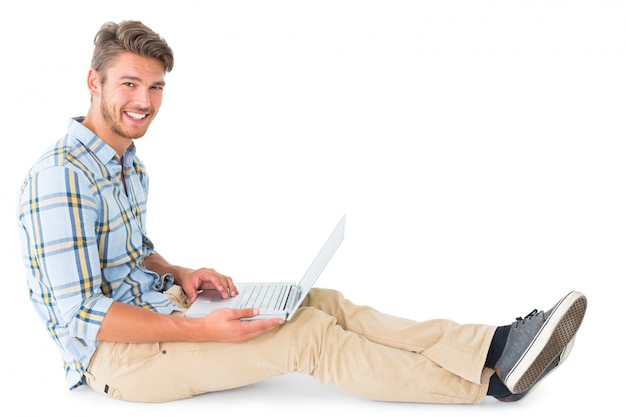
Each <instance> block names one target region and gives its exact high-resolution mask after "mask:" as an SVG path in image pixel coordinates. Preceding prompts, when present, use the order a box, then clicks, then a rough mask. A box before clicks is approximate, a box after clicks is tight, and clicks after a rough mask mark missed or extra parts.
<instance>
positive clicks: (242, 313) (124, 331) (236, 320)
mask: <svg viewBox="0 0 626 417" xmlns="http://www.w3.org/2000/svg"><path fill="white" fill-rule="evenodd" d="M144 264H145V266H146V268H148V269H149V270H151V271H154V272H156V273H158V274H159V275H164V274H166V273H170V274H172V276H173V277H174V282H175V283H176V284H178V285H180V286H181V287H182V288H183V290H184V291H185V293H186V294H187V295H188V296H189V298H190V299H191V300H192V301H193V300H195V299H196V297H197V291H198V290H200V289H217V290H219V291H221V292H222V296H223V297H224V298H227V297H229V296H233V295H235V294H236V293H237V288H236V287H235V285H234V284H233V280H232V279H231V278H230V277H228V276H226V275H222V274H220V273H218V272H217V271H215V270H213V269H207V268H201V269H198V270H193V269H190V268H184V267H180V266H175V265H172V264H170V263H169V262H167V261H166V260H165V258H163V256H161V255H159V254H158V253H153V254H152V255H150V256H148V257H147V258H146V259H145V261H144ZM257 314H258V310H256V309H252V308H248V309H240V310H237V309H222V310H218V311H215V312H213V313H211V314H209V315H208V316H206V317H203V318H186V317H181V316H173V315H165V314H160V313H156V312H154V311H151V310H148V309H144V308H141V307H136V306H131V305H127V304H123V303H119V302H115V303H113V305H111V307H110V308H109V310H108V311H107V313H106V315H105V317H104V320H103V322H102V325H101V326H100V331H99V332H98V339H99V340H109V341H115V342H125V343H150V342H172V341H187V342H203V341H214V342H241V341H244V340H247V339H250V338H253V337H255V336H258V335H260V334H262V333H265V332H267V331H268V330H271V329H273V328H275V327H277V326H279V325H281V324H282V323H283V322H284V320H282V319H270V320H253V321H242V320H241V319H242V318H247V317H254V316H256V315H257Z"/></svg>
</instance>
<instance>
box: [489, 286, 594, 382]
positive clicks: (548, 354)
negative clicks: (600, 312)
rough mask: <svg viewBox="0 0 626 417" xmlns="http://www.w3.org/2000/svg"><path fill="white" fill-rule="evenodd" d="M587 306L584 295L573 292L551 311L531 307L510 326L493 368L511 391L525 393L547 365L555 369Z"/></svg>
mask: <svg viewBox="0 0 626 417" xmlns="http://www.w3.org/2000/svg"><path fill="white" fill-rule="evenodd" d="M586 309H587V298H586V297H585V296H584V295H583V294H581V293H579V292H577V291H572V292H570V293H569V294H567V295H566V296H565V297H563V298H562V299H561V300H560V301H559V302H558V303H557V304H556V305H555V306H554V307H552V308H551V309H550V310H548V311H546V312H543V311H537V310H533V311H532V312H531V313H530V314H528V315H527V316H526V317H524V318H521V317H519V318H518V319H517V321H516V322H514V323H513V324H512V325H511V330H510V332H509V336H508V338H507V341H506V344H505V346H504V350H503V352H502V355H501V356H500V359H498V362H497V363H496V366H495V370H496V374H497V375H498V377H499V378H500V379H501V380H502V382H504V384H505V385H506V387H507V388H508V389H509V391H511V393H512V394H523V393H526V392H527V391H529V390H530V389H531V388H532V387H533V386H534V385H535V384H536V383H537V382H538V381H539V380H540V379H541V378H543V377H545V376H546V375H547V373H549V371H547V370H548V368H552V369H551V370H554V368H556V366H557V365H558V364H559V361H557V362H556V365H555V360H556V359H557V357H560V356H561V354H562V353H563V352H564V351H565V348H566V347H567V345H568V344H569V343H570V341H571V340H572V339H573V338H574V336H575V335H576V332H577V331H578V328H579V327H580V324H581V323H582V321H583V317H584V315H585V311H586ZM568 353H569V352H568ZM561 361H562V360H561ZM546 371H547V373H546Z"/></svg>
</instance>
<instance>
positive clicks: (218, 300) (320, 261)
mask: <svg viewBox="0 0 626 417" xmlns="http://www.w3.org/2000/svg"><path fill="white" fill-rule="evenodd" d="M345 227H346V216H345V215H344V216H342V217H341V219H340V220H339V223H337V226H335V229H334V230H333V232H332V233H331V234H330V237H329V238H328V240H327V241H326V243H325V244H324V246H323V247H322V249H321V250H320V252H319V253H318V254H317V256H316V257H315V259H314V260H313V263H312V264H311V266H309V269H308V270H307V271H306V273H305V274H304V276H303V277H302V279H301V280H300V283H298V284H296V283H295V282H247V283H241V284H240V283H237V289H238V290H239V294H238V295H237V296H235V297H232V298H227V299H223V298H222V295H221V294H220V293H219V292H218V291H216V290H204V291H202V292H201V293H200V294H199V295H198V298H197V299H196V301H194V303H193V304H192V305H191V306H190V307H189V309H188V310H187V312H186V313H185V315H186V316H187V317H203V316H206V315H207V314H209V313H210V312H212V311H213V310H217V309H218V308H248V307H255V308H258V309H259V315H258V316H255V317H252V318H250V319H248V320H262V319H268V318H274V317H281V318H283V319H285V320H290V319H291V318H292V317H293V314H294V313H295V312H296V310H297V309H298V307H300V304H302V301H303V300H304V297H306V295H307V294H308V293H309V290H310V289H311V288H312V287H313V284H315V281H317V278H318V277H319V276H320V274H321V273H322V271H323V270H324V268H325V267H326V265H327V264H328V262H329V261H330V258H332V256H333V254H334V253H335V251H336V250H337V248H338V247H339V245H340V244H341V242H342V241H343V236H344V232H345Z"/></svg>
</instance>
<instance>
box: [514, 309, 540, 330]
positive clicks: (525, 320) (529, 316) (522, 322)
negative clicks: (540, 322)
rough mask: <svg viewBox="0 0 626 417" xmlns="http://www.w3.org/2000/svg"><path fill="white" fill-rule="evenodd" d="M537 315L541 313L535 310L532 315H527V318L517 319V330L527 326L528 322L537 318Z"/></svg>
mask: <svg viewBox="0 0 626 417" xmlns="http://www.w3.org/2000/svg"><path fill="white" fill-rule="evenodd" d="M537 313H539V311H538V310H537V309H534V310H533V311H531V312H530V313H528V314H526V316H524V317H518V318H516V319H515V320H517V321H516V322H515V328H519V327H520V326H523V325H524V324H526V322H527V321H528V320H530V319H532V318H533V317H535V316H536V315H537Z"/></svg>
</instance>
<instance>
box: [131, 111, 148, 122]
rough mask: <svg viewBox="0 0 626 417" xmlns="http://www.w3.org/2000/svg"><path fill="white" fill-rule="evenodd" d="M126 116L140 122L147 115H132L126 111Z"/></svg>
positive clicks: (132, 113)
mask: <svg viewBox="0 0 626 417" xmlns="http://www.w3.org/2000/svg"><path fill="white" fill-rule="evenodd" d="M126 114H127V115H129V116H130V117H132V118H133V119H135V120H141V119H145V118H146V116H147V114H142V113H134V112H132V111H127V112H126Z"/></svg>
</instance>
